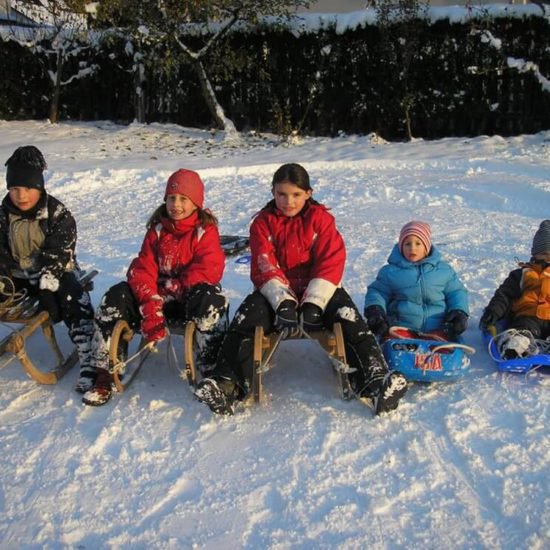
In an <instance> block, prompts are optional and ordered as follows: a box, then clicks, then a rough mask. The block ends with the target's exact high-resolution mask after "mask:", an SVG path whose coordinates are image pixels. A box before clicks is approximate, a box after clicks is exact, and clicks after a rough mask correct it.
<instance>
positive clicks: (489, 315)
mask: <svg viewBox="0 0 550 550" xmlns="http://www.w3.org/2000/svg"><path fill="white" fill-rule="evenodd" d="M497 321H498V317H497V315H496V313H494V312H493V311H491V310H490V309H486V310H485V311H484V312H483V315H482V316H481V319H480V320H479V328H480V329H481V330H485V331H486V330H487V329H488V328H489V327H490V326H494V325H496V322H497Z"/></svg>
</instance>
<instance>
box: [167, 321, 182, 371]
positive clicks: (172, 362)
mask: <svg viewBox="0 0 550 550" xmlns="http://www.w3.org/2000/svg"><path fill="white" fill-rule="evenodd" d="M166 333H167V334H168V346H167V347H166V361H167V362H168V366H169V367H170V368H173V369H175V370H176V371H177V372H178V376H179V377H180V378H181V379H182V380H187V375H186V374H185V369H180V367H179V365H178V356H177V354H176V348H175V347H174V343H173V342H172V333H171V332H170V331H169V330H168V327H166Z"/></svg>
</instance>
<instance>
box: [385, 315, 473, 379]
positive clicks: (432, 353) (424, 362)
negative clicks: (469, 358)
mask: <svg viewBox="0 0 550 550" xmlns="http://www.w3.org/2000/svg"><path fill="white" fill-rule="evenodd" d="M411 332H412V331H411V330H410V329H408V328H406V327H400V326H393V327H390V329H389V332H388V333H389V335H390V338H395V339H397V340H400V339H401V340H403V339H405V340H406V339H408V338H409V339H418V340H425V341H428V340H433V341H436V342H441V343H440V344H439V345H437V346H434V347H433V348H431V349H429V351H428V352H426V353H421V354H420V353H417V352H416V351H415V352H414V353H415V355H417V356H421V358H420V360H419V365H418V368H419V369H420V370H421V371H422V372H423V373H425V372H426V371H428V370H433V362H434V361H435V357H436V355H437V354H438V353H440V352H441V351H443V350H454V349H461V350H463V351H464V352H466V353H469V354H471V355H473V354H474V353H475V352H476V350H475V348H473V347H471V346H467V345H466V344H460V343H458V342H449V340H446V339H445V338H443V336H441V335H439V334H437V333H433V332H415V333H414V335H413V334H411V335H410V336H408V335H405V334H406V333H411Z"/></svg>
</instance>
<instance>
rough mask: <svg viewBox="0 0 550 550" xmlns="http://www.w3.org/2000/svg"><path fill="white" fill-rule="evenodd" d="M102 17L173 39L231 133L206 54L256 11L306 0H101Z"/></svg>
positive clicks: (283, 12)
mask: <svg viewBox="0 0 550 550" xmlns="http://www.w3.org/2000/svg"><path fill="white" fill-rule="evenodd" d="M99 4H100V7H99V11H98V16H99V19H100V20H103V21H108V22H109V23H110V24H112V25H114V26H120V27H123V28H127V29H128V31H129V32H130V34H131V35H132V36H137V33H139V32H141V33H143V32H144V28H146V32H147V34H148V36H155V37H156V39H157V40H158V41H159V42H160V41H171V42H172V43H173V44H175V45H176V47H177V49H178V51H179V53H181V54H183V55H184V57H185V59H186V60H187V62H188V63H189V64H190V65H191V66H192V67H193V69H194V71H195V74H196V75H197V79H198V81H199V84H200V87H201V91H202V96H203V98H204V100H205V102H206V105H207V106H208V109H209V111H210V114H211V116H212V119H213V121H214V122H215V124H216V126H217V127H219V128H221V129H224V130H225V131H226V133H228V134H234V133H235V126H234V124H233V122H232V121H231V120H230V119H229V118H228V117H227V116H226V114H225V110H224V109H223V107H222V106H221V104H220V102H219V101H218V98H217V96H216V92H215V89H214V86H213V85H212V82H211V79H210V77H209V74H208V70H207V61H206V59H207V56H208V55H212V54H213V53H217V54H218V55H219V56H222V57H223V51H220V50H219V48H218V47H219V45H220V44H221V42H222V40H223V39H224V37H225V36H226V35H227V33H228V32H229V31H230V30H231V29H232V28H233V27H234V26H235V25H236V24H237V23H239V22H240V23H247V24H254V23H255V22H257V21H258V19H259V18H260V17H266V16H276V17H280V18H284V17H288V16H290V15H292V14H294V13H295V11H296V9H297V8H298V7H300V6H304V7H307V6H309V4H310V2H309V1H308V0H164V1H159V2H156V1H154V2H153V1H139V0H104V1H101V2H100V3H99Z"/></svg>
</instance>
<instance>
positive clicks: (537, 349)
mask: <svg viewBox="0 0 550 550" xmlns="http://www.w3.org/2000/svg"><path fill="white" fill-rule="evenodd" d="M490 332H491V335H492V336H491V338H490V340H489V342H488V344H487V350H488V352H489V355H490V356H491V358H492V359H493V360H494V361H497V362H502V361H505V360H506V359H504V358H503V357H502V354H500V350H499V345H500V342H499V340H502V339H504V338H505V337H508V339H510V338H512V337H513V336H515V335H522V336H525V337H526V338H528V339H529V346H528V348H527V349H526V350H525V352H524V353H525V355H522V356H518V357H517V358H518V359H524V358H525V357H532V356H533V355H538V354H548V353H550V340H549V339H548V338H547V339H546V340H542V339H538V338H534V337H533V335H532V334H531V333H530V332H529V331H520V330H517V329H514V328H510V329H507V330H503V331H502V332H499V333H497V332H496V329H495V330H491V331H490ZM493 343H494V347H495V348H496V350H497V351H498V353H499V355H498V356H497V355H495V354H494V353H493Z"/></svg>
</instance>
